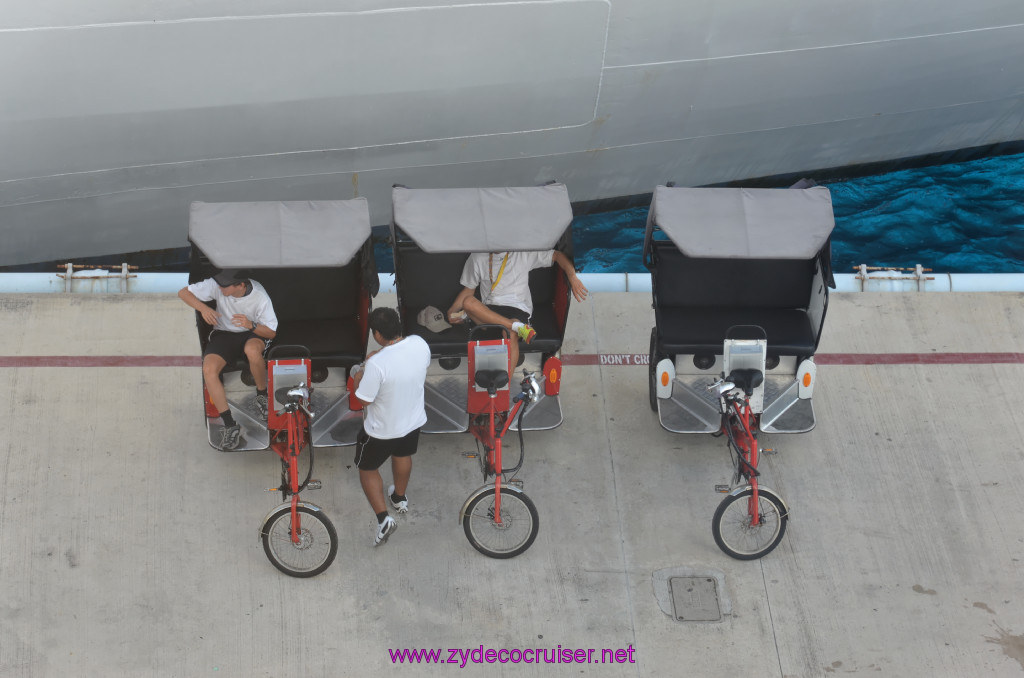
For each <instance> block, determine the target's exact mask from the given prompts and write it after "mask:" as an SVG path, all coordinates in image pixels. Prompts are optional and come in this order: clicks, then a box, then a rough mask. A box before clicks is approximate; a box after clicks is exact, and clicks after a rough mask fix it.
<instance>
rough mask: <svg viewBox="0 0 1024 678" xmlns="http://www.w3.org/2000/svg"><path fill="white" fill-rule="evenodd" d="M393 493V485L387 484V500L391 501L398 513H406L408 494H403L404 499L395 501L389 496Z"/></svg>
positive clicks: (407, 509)
mask: <svg viewBox="0 0 1024 678" xmlns="http://www.w3.org/2000/svg"><path fill="white" fill-rule="evenodd" d="M394 493H395V486H394V485H391V486H389V487H388V501H389V502H391V505H392V506H394V507H395V510H396V511H398V512H399V513H408V512H409V495H405V499H403V500H402V501H395V500H394V499H392V498H391V495H393V494H394Z"/></svg>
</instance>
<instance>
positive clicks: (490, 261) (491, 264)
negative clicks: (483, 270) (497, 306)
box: [487, 252, 508, 292]
mask: <svg viewBox="0 0 1024 678" xmlns="http://www.w3.org/2000/svg"><path fill="white" fill-rule="evenodd" d="M507 263H508V252H505V258H504V259H502V260H501V268H499V269H498V279H497V280H495V279H494V253H493V252H491V253H489V254H488V255H487V272H488V273H489V274H490V276H491V291H492V292H493V291H494V288H495V287H497V286H498V283H499V282H501V274H502V273H504V272H505V264H507Z"/></svg>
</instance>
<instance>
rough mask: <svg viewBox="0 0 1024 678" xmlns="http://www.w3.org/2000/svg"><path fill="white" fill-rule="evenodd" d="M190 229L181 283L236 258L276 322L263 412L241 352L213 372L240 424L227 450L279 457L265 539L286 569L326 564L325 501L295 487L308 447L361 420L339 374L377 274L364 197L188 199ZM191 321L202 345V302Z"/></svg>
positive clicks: (308, 570) (364, 329)
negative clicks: (305, 497) (278, 497)
mask: <svg viewBox="0 0 1024 678" xmlns="http://www.w3.org/2000/svg"><path fill="white" fill-rule="evenodd" d="M189 241H190V243H191V245H192V252H191V260H190V267H189V282H190V283H193V282H197V281H200V280H203V279H205V278H208V277H210V276H212V275H214V274H215V273H217V272H218V271H220V270H222V269H227V268H234V269H242V270H243V271H244V272H245V274H246V275H247V276H248V277H250V278H252V279H253V280H256V281H258V282H260V283H261V284H262V285H263V287H264V288H265V289H266V290H267V292H268V294H269V295H270V298H271V301H272V302H273V304H274V310H275V313H276V315H277V318H278V322H279V325H278V328H277V336H276V337H275V339H274V341H273V344H272V346H271V348H270V349H269V352H268V354H267V356H266V357H267V358H268V364H267V368H268V370H267V372H268V395H269V407H268V408H267V409H268V412H267V415H266V418H265V419H264V417H263V415H262V414H261V412H260V410H259V408H258V407H257V406H256V404H255V402H254V401H255V390H254V389H253V388H252V386H253V384H254V380H253V377H252V375H251V373H250V371H249V365H248V361H247V360H246V359H245V358H244V357H242V358H240V359H239V361H238V362H237V363H236V364H233V365H228V366H227V367H226V368H225V370H224V372H223V374H222V381H223V382H224V386H225V391H226V393H227V396H228V404H229V406H230V408H231V412H232V416H233V417H234V419H235V421H236V423H238V424H239V425H240V426H241V428H242V435H241V439H240V444H239V446H238V447H237V448H235V450H236V451H246V450H265V449H267V448H268V447H269V448H273V450H274V451H275V452H276V453H277V454H278V456H280V458H281V484H280V486H279V487H277V488H273V490H274V491H280V492H281V494H282V499H283V500H284V501H285V503H283V504H281V505H280V506H278V507H276V508H275V509H274V510H273V511H271V512H270V514H268V516H267V518H266V520H265V521H264V523H263V527H262V528H261V530H260V534H261V538H262V539H263V542H264V549H265V550H266V552H267V555H268V557H269V558H270V560H271V562H273V563H274V565H275V566H277V567H278V568H279V569H281V570H282V571H284V572H286V573H288V574H291V575H294V576H312V575H313V574H318V573H319V572H322V571H323V570H324V569H326V567H327V566H329V565H330V561H331V560H332V559H333V557H334V553H335V552H336V550H337V536H336V534H335V532H334V528H333V526H332V525H331V524H330V521H329V520H328V519H327V518H326V516H324V515H323V512H322V510H320V509H319V508H318V507H316V506H315V505H313V504H311V503H308V502H302V501H300V500H299V498H298V493H299V491H300V490H303V489H317V488H319V486H320V483H319V481H317V480H315V479H313V478H312V470H313V450H314V449H315V448H324V447H339V446H344V445H352V444H354V443H355V440H356V435H357V434H358V432H359V430H360V428H361V426H362V415H361V413H360V412H358V411H356V410H357V409H358V406H356V405H355V404H354V403H352V402H351V399H350V394H349V392H348V380H347V377H348V370H349V368H351V367H352V366H353V365H355V364H357V363H361V362H362V361H363V360H364V359H365V356H366V341H367V337H368V334H369V328H368V325H367V319H368V314H369V310H370V304H371V302H370V298H371V296H373V295H375V294H376V293H377V289H378V286H379V282H378V278H377V270H376V264H375V262H374V258H373V250H372V245H371V241H370V218H369V210H368V208H367V203H366V200H365V199H363V198H357V199H354V200H343V201H341V200H339V201H309V202H248V203H203V202H196V203H192V206H191V213H190V219H189ZM208 304H209V305H210V306H214V307H215V304H214V302H208ZM196 328H197V330H198V333H199V345H200V348H201V349H203V350H205V348H206V345H207V343H208V341H209V336H210V331H211V329H212V328H211V327H210V325H208V324H207V323H206V322H205V321H204V320H203V317H202V315H201V314H199V313H196ZM314 384H316V386H315V387H314ZM203 399H204V403H205V421H206V425H207V434H208V437H209V441H210V445H211V446H213V447H217V445H216V441H218V440H219V439H220V434H221V431H222V430H223V427H224V426H223V422H222V421H221V419H220V416H219V413H218V412H217V408H216V407H214V405H213V403H212V402H211V401H210V397H209V394H208V393H207V391H206V387H205V385H204V386H203ZM300 464H303V465H305V469H304V471H305V473H304V474H303V473H301V472H300V469H299V468H298V467H299V465H300ZM303 476H304V478H305V479H304V480H302V478H303ZM314 527H315V528H317V529H314ZM279 541H284V542H287V543H286V548H282V547H281V545H280V544H279V543H277V542H279ZM324 549H327V550H324Z"/></svg>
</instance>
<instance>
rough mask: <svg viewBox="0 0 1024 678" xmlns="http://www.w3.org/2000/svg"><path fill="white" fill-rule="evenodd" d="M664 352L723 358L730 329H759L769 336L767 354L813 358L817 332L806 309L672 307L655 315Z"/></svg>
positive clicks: (663, 309)
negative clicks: (739, 326)
mask: <svg viewBox="0 0 1024 678" xmlns="http://www.w3.org/2000/svg"><path fill="white" fill-rule="evenodd" d="M656 315H657V323H658V334H659V337H660V342H659V343H660V346H661V350H662V351H664V353H665V354H667V355H677V354H680V353H711V354H715V355H717V354H720V353H721V352H722V343H723V341H724V340H725V334H726V332H727V331H728V329H729V328H730V327H732V326H734V325H758V326H760V327H762V328H763V329H764V331H765V333H766V334H767V335H768V352H769V353H771V354H775V355H796V356H809V355H813V354H814V348H815V340H814V330H813V329H812V327H811V321H810V318H809V317H808V315H807V312H806V311H804V310H803V309H781V308H699V307H698V308H694V307H689V308H687V307H672V308H662V309H658V310H657V311H656Z"/></svg>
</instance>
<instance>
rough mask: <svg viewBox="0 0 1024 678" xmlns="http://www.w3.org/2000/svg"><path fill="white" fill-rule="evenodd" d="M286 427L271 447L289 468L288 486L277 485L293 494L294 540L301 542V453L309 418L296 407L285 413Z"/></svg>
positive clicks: (274, 437) (280, 430)
mask: <svg viewBox="0 0 1024 678" xmlns="http://www.w3.org/2000/svg"><path fill="white" fill-rule="evenodd" d="M284 420H285V428H283V429H279V430H277V431H275V434H274V436H273V438H271V441H270V447H271V449H273V450H274V452H275V453H277V456H279V457H280V458H281V461H282V462H283V463H284V465H285V467H286V468H287V469H288V487H287V488H284V487H277V488H274V490H275V491H276V490H280V491H281V492H282V493H284V494H286V495H291V504H292V535H291V536H292V542H293V543H295V544H297V543H299V535H300V534H301V533H302V521H301V518H300V516H299V511H298V507H299V454H300V453H301V452H302V450H303V448H304V447H305V446H306V441H307V435H308V431H309V419H308V418H307V417H306V413H305V412H303V411H302V410H299V409H297V408H296V409H295V410H294V411H292V412H286V413H285V415H284Z"/></svg>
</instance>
